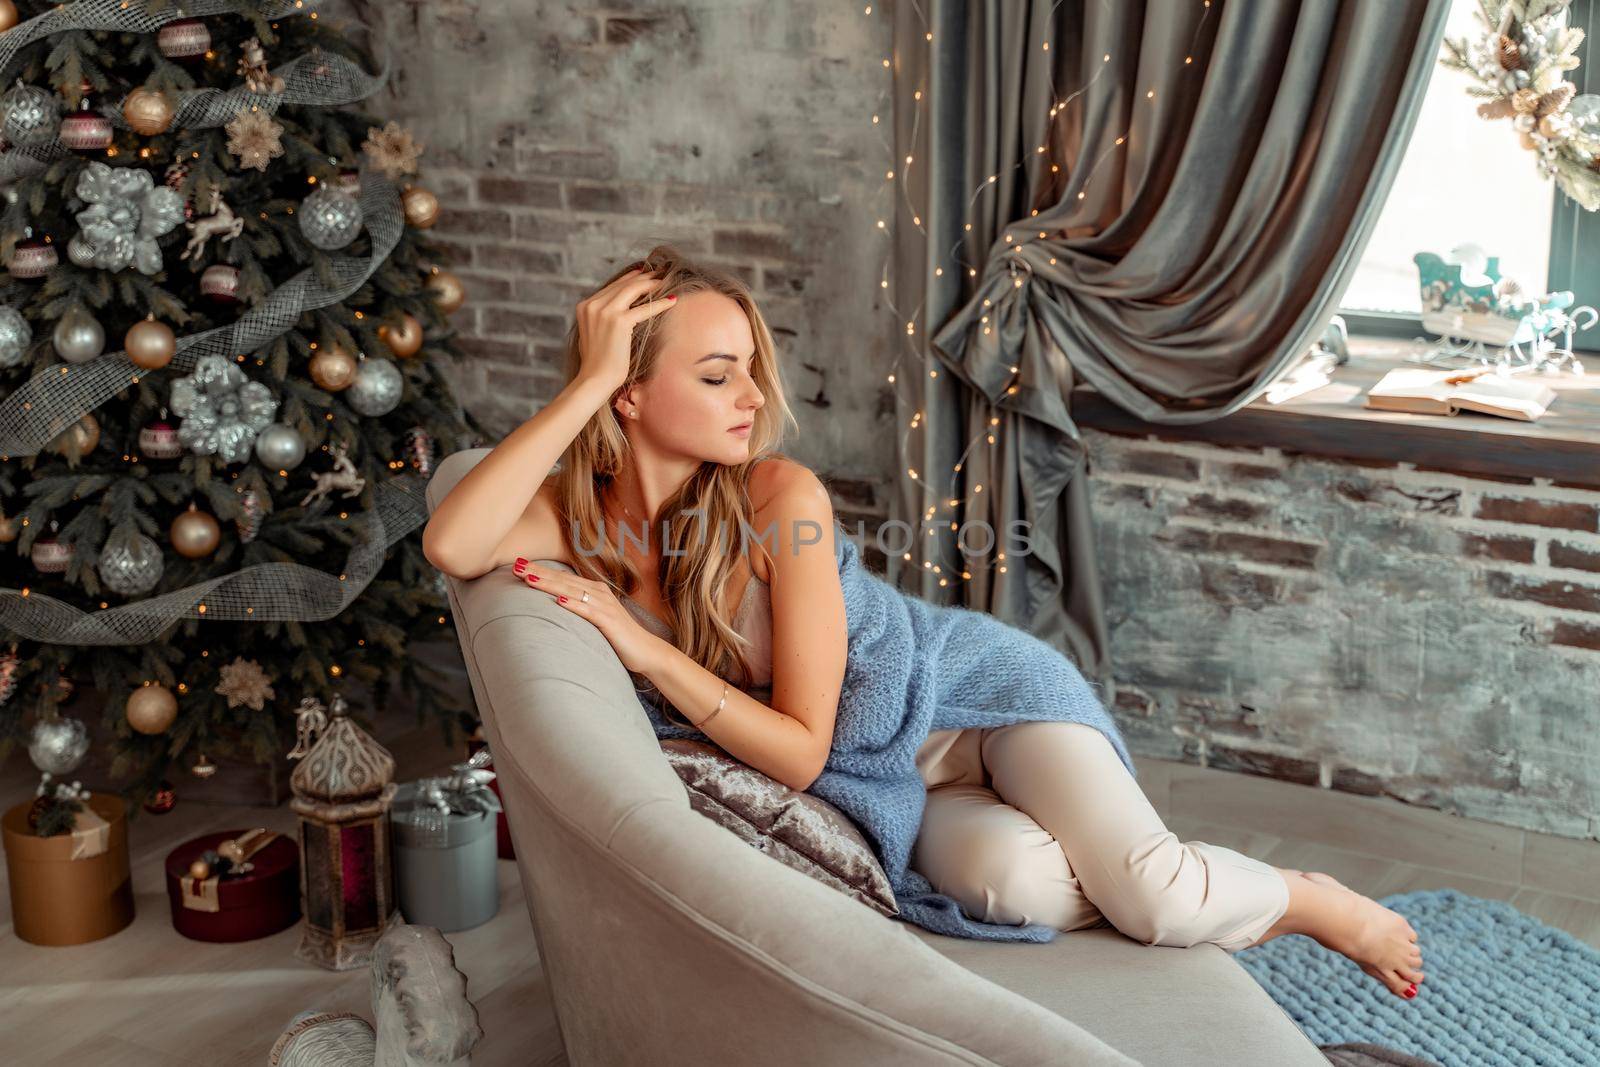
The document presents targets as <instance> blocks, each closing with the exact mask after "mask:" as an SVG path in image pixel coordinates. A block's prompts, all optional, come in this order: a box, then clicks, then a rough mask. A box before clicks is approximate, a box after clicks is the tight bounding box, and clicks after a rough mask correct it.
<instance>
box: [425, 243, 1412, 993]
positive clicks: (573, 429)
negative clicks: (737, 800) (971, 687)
mask: <svg viewBox="0 0 1600 1067" xmlns="http://www.w3.org/2000/svg"><path fill="white" fill-rule="evenodd" d="M566 362H567V367H566V376H567V383H566V386H565V388H563V390H562V391H561V393H560V394H559V395H558V396H557V397H556V398H555V399H554V400H552V401H551V402H550V403H549V404H547V405H545V406H544V407H543V408H542V409H541V410H540V411H539V412H538V413H537V414H536V415H534V416H533V417H531V418H530V419H528V420H527V421H526V422H524V423H523V424H522V425H521V426H519V427H518V428H517V429H515V430H514V431H513V432H512V433H511V434H510V435H509V436H507V437H506V439H505V440H504V441H502V442H501V443H500V444H499V445H498V446H496V447H495V448H494V449H493V450H492V451H491V452H490V453H489V454H488V455H487V456H485V457H484V458H483V459H482V461H481V462H479V463H478V464H477V465H476V466H475V467H473V468H472V470H471V471H469V472H468V473H467V475H466V476H465V477H463V478H462V480H461V481H460V483H459V484H458V485H457V486H456V487H455V488H454V489H453V490H451V492H450V493H449V494H448V495H447V496H446V497H445V498H444V499H443V500H442V501H440V503H439V506H438V508H437V509H436V510H435V512H434V514H433V516H432V518H431V519H430V521H429V522H428V525H427V528H426V530H425V531H424V535H423V548H424V551H425V552H426V554H427V556H428V559H429V560H430V561H431V562H432V563H433V564H434V565H435V566H437V567H438V568H439V569H441V570H443V571H444V572H446V573H448V574H451V575H453V576H455V577H457V578H462V579H470V578H475V577H477V576H479V575H482V574H485V573H487V572H489V571H491V570H494V569H496V568H498V567H503V566H506V565H508V564H509V565H511V566H512V567H513V569H514V571H515V573H516V574H517V575H518V576H520V577H521V578H522V579H523V580H524V581H525V582H527V583H528V585H529V587H530V595H547V596H552V597H554V598H555V599H556V602H557V603H558V604H560V605H561V606H563V607H564V608H566V609H567V610H569V611H571V612H573V613H574V614H577V615H579V616H581V617H582V618H584V619H585V620H587V621H588V622H590V623H592V624H593V625H594V626H595V627H597V628H598V629H599V630H600V632H601V633H602V634H603V635H604V636H605V637H606V639H607V640H608V641H609V642H610V644H611V646H612V647H613V648H614V649H615V650H616V653H617V656H618V658H619V659H620V660H621V662H622V664H623V666H624V667H626V668H627V669H628V670H629V671H630V672H631V673H632V674H633V675H634V678H635V681H636V685H637V684H639V683H643V688H644V689H645V690H646V691H647V692H650V693H652V694H653V697H654V700H653V701H648V702H649V703H650V706H651V707H654V708H656V709H658V710H659V711H661V712H663V713H664V714H665V715H666V716H667V718H669V719H671V720H672V721H673V722H676V723H680V724H682V725H683V726H685V727H688V728H690V729H692V730H693V731H695V732H697V733H698V734H700V735H703V736H704V737H705V739H706V740H708V741H710V742H712V743H714V744H716V745H717V746H719V747H720V748H721V749H723V750H724V751H726V752H727V753H728V754H730V755H731V756H733V757H734V758H736V759H738V760H740V761H742V762H744V763H746V764H748V765H750V766H751V767H754V768H755V769H757V770H759V771H762V772H763V773H765V774H766V775H768V776H769V777H771V778H773V779H775V780H776V781H778V782H781V783H783V784H785V785H788V786H790V787H791V788H794V789H797V790H805V789H807V788H808V787H810V786H811V785H812V784H813V783H814V782H816V781H817V780H818V778H819V776H820V775H822V774H823V773H824V772H825V770H826V769H827V768H828V767H829V759H830V755H831V754H833V753H834V750H835V727H836V717H837V713H838V710H839V707H840V704H841V691H842V686H843V684H844V679H845V676H846V662H847V655H848V653H849V642H850V640H851V637H850V633H851V631H850V628H849V626H848V625H847V619H846V613H845V597H844V594H843V591H842V589H841V578H840V570H839V568H840V563H839V561H838V559H837V557H836V554H835V548H834V546H833V545H832V544H830V537H831V536H832V535H833V534H834V533H835V532H836V531H837V530H838V527H837V524H836V520H835V517H834V514H833V508H832V504H831V499H830V496H829V494H828V491H827V489H826V488H825V487H824V485H823V484H822V483H821V481H819V479H818V478H817V476H816V475H815V474H814V473H813V472H812V471H811V470H809V469H807V468H806V467H805V466H804V465H803V464H800V463H797V462H795V461H793V460H792V459H789V458H787V457H786V456H784V455H782V454H781V453H779V452H778V451H777V449H778V446H779V444H780V442H781V440H782V436H783V431H784V428H785V426H786V425H788V426H795V425H796V424H795V419H794V416H793V414H792V413H791V411H790V410H789V407H788V405H787V403H786V401H785V398H784V390H783V385H782V380H781V375H780V373H779V368H778V362H777V356H776V353H775V351H774V346H773V342H772V337H771V334H770V333H769V332H768V330H767V327H766V324H765V322H764V320H763V319H762V316H761V314H760V312H759V311H758V310H757V308H756V306H755V303H754V301H753V300H752V298H751V296H750V293H749V292H748V290H747V289H746V288H745V286H744V285H743V284H742V283H740V282H739V281H738V279H736V278H734V277H732V276H730V275H728V274H726V273H725V272H722V271H718V270H713V269H708V268H705V267H703V266H700V265H697V264H694V263H692V262H690V261H688V260H687V259H685V257H683V256H682V255H680V254H679V253H678V252H677V251H676V250H674V249H672V248H671V247H669V246H658V247H656V248H655V249H653V250H652V251H651V252H650V254H649V255H648V256H647V257H646V258H645V259H644V260H643V261H641V262H637V263H632V264H629V265H628V266H627V267H626V268H624V269H623V270H621V271H620V272H618V273H617V274H616V275H614V276H613V277H612V278H610V279H609V280H607V282H606V283H605V284H604V285H602V286H601V287H600V288H599V289H598V290H597V291H596V292H595V293H593V294H592V295H591V296H589V297H587V298H585V299H584V300H582V301H580V302H579V303H578V306H577V315H576V321H575V322H574V324H573V327H572V329H571V331H570V332H569V334H568V338H567V346H566ZM558 460H559V461H560V469H559V471H557V472H556V473H553V474H552V473H551V472H552V471H553V470H555V469H556V464H557V461H558ZM819 532H820V533H822V536H820V537H819V536H818V533H819ZM530 561H539V562H537V563H534V562H530ZM551 561H553V562H551ZM988 621H991V622H993V624H994V625H997V626H998V625H1003V624H1000V623H999V622H998V621H997V620H988ZM1013 717H1014V716H1013ZM1106 722H1108V723H1109V719H1107V720H1106ZM662 732H663V731H662V729H661V728H660V726H658V728H657V733H658V734H662ZM1108 735H1110V736H1108ZM841 736H842V735H841ZM1113 737H1115V731H1114V727H1109V728H1108V729H1100V728H1096V727H1094V726H1091V725H1085V724H1084V723H1082V722H1060V721H1037V722H1036V721H1023V722H1011V723H1009V724H1008V725H1002V726H992V727H970V728H963V729H941V730H930V731H929V732H928V733H927V735H926V737H925V738H924V739H922V740H921V742H920V747H919V748H918V750H917V753H916V767H917V771H918V773H919V774H920V775H921V777H922V780H923V783H924V785H925V787H926V790H927V792H926V806H925V808H924V810H923V813H922V816H921V821H920V823H919V825H918V829H917V833H916V838H915V851H914V853H913V855H912V857H911V868H913V869H914V873H915V874H916V875H919V876H920V877H921V878H922V879H925V881H919V884H921V885H931V886H932V887H933V889H934V890H935V893H936V894H937V895H938V896H937V899H939V900H940V901H944V902H946V903H948V902H952V901H953V902H954V903H955V904H957V905H959V910H960V912H961V913H962V914H961V919H962V922H963V923H965V924H966V925H964V926H963V927H961V929H962V930H963V931H964V936H981V937H990V936H996V934H995V932H996V931H1004V930H1006V929H1007V928H1010V927H1013V926H1022V927H1025V928H1028V929H1041V928H1044V927H1039V926H1037V925H1032V924H1048V929H1049V930H1051V931H1054V930H1074V929H1080V928H1083V927H1087V926H1105V925H1112V926H1115V927H1116V928H1117V929H1119V930H1121V931H1123V932H1124V933H1126V934H1128V935H1129V936H1131V937H1134V938H1135V939H1137V940H1139V941H1142V942H1144V943H1146V944H1162V945H1192V944H1196V943H1199V942H1212V943H1215V944H1218V945H1221V946H1222V947H1223V948H1225V949H1227V950H1229V951H1237V950H1238V949H1241V948H1244V947H1247V946H1249V945H1252V944H1260V943H1261V942H1263V941H1266V940H1269V939H1271V938H1273V937H1276V936H1278V935H1280V934H1285V933H1301V934H1306V935H1308V936H1310V937H1313V938H1315V939H1316V940H1317V941H1318V942H1320V943H1321V944H1323V945H1325V946H1326V947H1328V948H1330V949H1332V950H1334V951H1337V952H1340V953H1343V954H1344V955H1346V956H1348V957H1350V958H1351V959H1352V960H1354V961H1355V962H1356V963H1357V964H1359V965H1360V966H1361V968H1362V969H1363V970H1364V971H1366V972H1367V973H1368V974H1370V975H1372V976H1373V977H1375V978H1377V979H1378V980H1379V981H1381V982H1383V984H1384V985H1385V986H1387V987H1388V988H1389V989H1390V990H1391V991H1392V992H1394V993H1395V994H1396V995H1397V996H1401V997H1406V998H1410V997H1413V996H1415V995H1416V991H1417V983H1420V982H1421V981H1422V980H1423V978H1424V975H1423V973H1422V971H1421V965H1422V957H1421V954H1420V951H1419V950H1418V947H1417V944H1416V932H1415V931H1414V930H1413V929H1412V928H1411V926H1410V924H1409V923H1407V922H1406V920H1405V919H1404V918H1403V917H1402V916H1400V915H1398V914H1396V913H1395V912H1393V911H1390V910H1389V909H1387V908H1384V907H1383V906H1382V905H1380V904H1378V903H1377V902H1375V901H1373V900H1371V899H1369V898H1367V897H1365V896H1361V895H1360V894H1357V893H1355V892H1353V891H1351V890H1349V889H1347V888H1345V887H1344V886H1342V885H1340V884H1339V883H1338V882H1336V881H1335V880H1334V879H1332V878H1330V877H1329V876H1327V875H1324V874H1320V873H1303V872H1300V871H1295V870H1283V869H1279V868H1275V867H1271V866H1269V865H1267V864H1265V863H1263V862H1261V861H1260V860H1256V859H1253V858H1250V857H1248V856H1244V855H1242V854H1240V853H1238V852H1235V851H1233V850H1231V849H1227V848H1224V847H1222V846H1218V845H1211V844H1208V843H1205V842H1200V841H1194V842H1181V841H1179V840H1178V839H1177V836H1176V835H1175V834H1173V833H1172V832H1170V831H1168V830H1167V829H1166V827H1165V826H1164V825H1163V824H1162V822H1161V819H1160V817H1159V816H1158V815H1157V814H1156V812H1155V811H1154V809H1153V808H1151V806H1150V804H1149V802H1148V801H1147V800H1146V799H1145V797H1144V794H1143V793H1142V792H1141V790H1140V789H1139V787H1138V784H1137V783H1136V782H1135V781H1134V779H1133V776H1132V774H1131V773H1130V765H1128V764H1127V763H1126V762H1125V759H1126V757H1125V755H1121V756H1119V752H1124V753H1125V749H1123V746H1122V742H1121V740H1120V737H1115V746H1116V747H1115V748H1114V747H1113V741H1112V738H1113ZM919 795H920V791H919ZM880 858H882V857H880ZM897 893H898V889H897ZM924 925H927V924H926V923H924ZM930 928H932V927H931V926H930Z"/></svg>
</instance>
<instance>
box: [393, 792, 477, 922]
mask: <svg viewBox="0 0 1600 1067" xmlns="http://www.w3.org/2000/svg"><path fill="white" fill-rule="evenodd" d="M493 780H494V772H493V771H487V770H484V769H482V768H479V767H472V766H469V765H467V764H464V763H463V764H457V765H456V768H455V771H454V772H453V773H452V774H450V775H446V776H443V777H437V778H423V779H421V780H419V781H416V782H409V783H407V784H405V785H402V786H401V787H400V788H399V789H398V790H397V791H396V792H395V796H394V803H393V804H392V805H391V806H390V809H389V825H390V828H391V832H392V834H393V837H394V872H395V883H396V887H397V888H396V893H397V895H398V896H399V899H400V912H401V914H403V915H404V916H405V918H406V921H407V922H409V923H411V924H413V925H417V926H433V927H437V928H438V929H439V931H440V932H442V933H449V932H450V931H452V930H466V929H470V928H471V927H474V926H478V925H481V924H482V923H486V922H488V921H489V920H490V919H492V918H494V917H495V913H497V912H498V911H499V910H500V881H499V878H498V876H497V872H496V870H495V860H496V858H497V856H498V853H497V850H496V842H495V821H494V820H495V815H496V814H498V813H499V811H500V800H499V797H498V796H497V795H496V794H495V792H494V790H492V789H490V788H489V787H488V786H489V783H490V782H492V781H493Z"/></svg>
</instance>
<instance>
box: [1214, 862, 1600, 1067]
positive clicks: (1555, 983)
mask: <svg viewBox="0 0 1600 1067" xmlns="http://www.w3.org/2000/svg"><path fill="white" fill-rule="evenodd" d="M1379 903H1381V904H1383V905H1384V906H1386V907H1389V908H1393V909H1394V910H1395V911H1397V912H1399V913H1400V914H1401V915H1404V916H1405V917H1406V919H1407V920H1408V921H1409V922H1410V923H1411V925H1412V926H1414V927H1416V930H1417V934H1418V940H1419V943H1420V944H1421V945H1422V954H1423V966H1422V969H1423V971H1424V972H1425V973H1426V974H1427V979H1426V980H1425V981H1424V982H1423V983H1422V985H1421V987H1420V989H1419V992H1418V995H1417V997H1416V999H1414V1000H1402V999H1400V998H1399V997H1397V996H1395V995H1394V994H1392V993H1390V992H1389V991H1388V990H1387V989H1385V988H1383V986H1381V985H1380V984H1379V983H1378V982H1377V981H1375V980H1374V979H1372V978H1370V977H1368V976H1367V975H1366V974H1365V973H1363V972H1362V970H1361V968H1360V967H1358V966H1356V964H1354V963H1353V962H1351V961H1350V960H1348V959H1346V958H1344V957H1343V956H1340V955H1339V954H1337V953H1335V952H1329V951H1328V950H1327V949H1325V948H1323V947H1322V946H1321V945H1318V944H1317V943H1316V942H1315V941H1313V940H1311V938H1309V937H1304V936H1301V935H1298V934H1290V935H1286V936H1283V937H1277V938H1274V939H1273V940H1271V941H1268V942H1267V943H1266V944H1265V945H1259V946H1257V947H1256V948H1249V949H1245V950H1244V951H1242V952H1239V953H1236V954H1235V956H1234V958H1235V959H1237V960H1238V961H1239V964H1240V965H1241V966H1242V967H1244V969H1245V970H1247V971H1249V972H1250V974H1251V975H1252V976H1253V977H1254V978H1255V980H1256V981H1258V982H1260V983H1261V986H1262V988H1264V989H1265V990H1266V991H1267V994H1268V995H1269V996H1271V997H1272V999H1273V1000H1275V1001H1277V1002H1278V1003H1279V1004H1280V1005H1282V1006H1283V1009H1284V1011H1286V1012H1288V1013H1289V1016H1290V1017H1291V1018H1292V1019H1294V1021H1295V1022H1296V1023H1298V1024H1299V1025H1300V1027H1301V1029H1303V1030H1304V1031H1305V1032H1306V1034H1307V1035H1308V1036H1309V1037H1310V1038H1311V1040H1312V1041H1314V1042H1316V1043H1317V1045H1318V1046H1328V1045H1337V1044H1342V1043H1349V1042H1369V1043H1372V1044H1375V1045H1381V1046H1386V1047H1388V1048H1391V1049H1397V1050H1399V1051H1402V1052H1407V1053H1410V1054H1412V1055H1414V1056H1422V1057H1425V1058H1427V1059H1429V1060H1434V1061H1437V1062H1438V1063H1439V1064H1442V1065H1443V1067H1507V1065H1511V1064H1517V1065H1522V1064H1540V1065H1544V1067H1555V1065H1566V1064H1571V1065H1573V1067H1577V1065H1580V1064H1583V1065H1590V1067H1592V1065H1595V1064H1600V949H1596V948H1594V947H1593V946H1591V945H1587V944H1585V943H1584V942H1582V941H1579V940H1578V939H1577V938H1575V937H1573V936H1572V935H1571V934H1569V933H1567V932H1566V931H1565V930H1557V929H1556V928H1555V927H1553V926H1548V925H1546V924H1544V923H1542V922H1540V921H1539V920H1537V919H1535V918H1533V917H1532V916H1529V915H1525V914H1523V913H1522V912H1520V911H1518V910H1517V909H1516V908H1513V907H1512V906H1511V905H1510V904H1507V903H1505V902H1504V901H1500V900H1484V899H1483V898H1481V897H1474V896H1469V895H1468V894H1466V893H1462V892H1459V891H1457V890H1454V889H1434V890H1427V891H1421V892H1415V893H1399V894H1395V895H1392V896H1388V897H1384V898H1383V899H1382V900H1381V901H1379ZM1334 1062H1338V1061H1337V1060H1336V1061H1334ZM1358 1062H1359V1061H1358Z"/></svg>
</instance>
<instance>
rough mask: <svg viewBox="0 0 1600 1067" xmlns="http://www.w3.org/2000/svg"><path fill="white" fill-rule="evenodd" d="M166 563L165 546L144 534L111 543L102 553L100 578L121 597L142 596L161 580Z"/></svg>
mask: <svg viewBox="0 0 1600 1067" xmlns="http://www.w3.org/2000/svg"><path fill="white" fill-rule="evenodd" d="M165 568H166V564H165V562H164V561H163V560H162V558H161V546H160V545H158V544H156V543H155V542H154V541H152V540H151V539H150V538H148V537H146V536H145V535H144V534H135V535H133V536H132V537H131V538H128V539H127V540H126V541H124V542H122V543H120V544H115V545H111V546H109V547H107V548H106V550H105V551H103V552H101V553H100V561H99V564H98V569H99V571H100V580H101V581H102V582H105V583H106V588H107V589H110V590H111V591H112V592H113V593H116V594H117V595H118V596H142V595H144V594H145V593H148V592H149V591H150V590H152V589H154V588H155V587H156V583H157V582H159V581H161V574H162V571H163V570H165Z"/></svg>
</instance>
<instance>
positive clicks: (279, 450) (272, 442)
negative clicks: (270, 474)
mask: <svg viewBox="0 0 1600 1067" xmlns="http://www.w3.org/2000/svg"><path fill="white" fill-rule="evenodd" d="M256 458H257V459H259V460H260V461H261V465H262V466H263V467H266V468H267V469H268V470H274V471H279V470H282V471H288V470H294V469H295V468H296V467H298V466H299V465H300V461H301V460H303V459H305V458H306V443H305V442H304V441H303V440H301V439H300V434H299V433H298V432H297V431H296V430H295V429H294V427H292V426H286V425H284V424H283V423H281V422H274V423H272V424H271V425H269V426H266V427H264V428H263V429H262V431H261V432H260V433H258V434H257V435H256Z"/></svg>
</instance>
